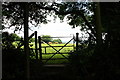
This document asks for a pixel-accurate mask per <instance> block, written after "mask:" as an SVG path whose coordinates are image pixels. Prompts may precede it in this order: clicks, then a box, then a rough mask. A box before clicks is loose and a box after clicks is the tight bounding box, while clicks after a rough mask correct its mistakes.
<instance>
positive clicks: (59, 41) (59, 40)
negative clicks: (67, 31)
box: [52, 39, 62, 43]
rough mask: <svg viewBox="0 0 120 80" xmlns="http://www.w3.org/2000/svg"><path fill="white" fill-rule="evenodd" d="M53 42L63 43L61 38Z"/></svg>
mask: <svg viewBox="0 0 120 80" xmlns="http://www.w3.org/2000/svg"><path fill="white" fill-rule="evenodd" d="M52 42H54V43H55V42H58V43H62V41H61V39H54V40H53V41H52Z"/></svg>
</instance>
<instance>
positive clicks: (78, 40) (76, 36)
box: [76, 33, 79, 52]
mask: <svg viewBox="0 0 120 80" xmlns="http://www.w3.org/2000/svg"><path fill="white" fill-rule="evenodd" d="M78 35H79V33H76V52H77V51H78V41H79V39H78Z"/></svg>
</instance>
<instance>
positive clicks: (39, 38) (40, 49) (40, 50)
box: [38, 36, 42, 63]
mask: <svg viewBox="0 0 120 80" xmlns="http://www.w3.org/2000/svg"><path fill="white" fill-rule="evenodd" d="M38 41H39V53H40V62H41V63H42V48H41V37H40V36H38Z"/></svg>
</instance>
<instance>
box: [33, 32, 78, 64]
mask: <svg viewBox="0 0 120 80" xmlns="http://www.w3.org/2000/svg"><path fill="white" fill-rule="evenodd" d="M36 36H37V34H36ZM48 38H71V39H70V40H69V41H68V42H67V43H65V44H64V45H62V46H53V45H52V44H49V43H48V42H44V41H43V40H42V38H41V36H38V43H39V48H37V39H35V40H36V41H35V42H36V55H38V52H37V50H39V60H40V62H41V63H47V62H48V61H49V60H61V59H66V60H68V61H69V59H68V57H66V56H65V55H64V54H68V53H69V54H70V53H72V52H68V53H62V52H60V51H61V50H62V49H63V48H65V47H72V48H73V51H75V50H78V48H77V47H78V42H76V44H75V41H77V39H78V33H76V37H74V36H73V37H48ZM72 41H73V43H72V45H71V46H68V44H69V43H70V42H72ZM43 42H44V44H47V46H42V43H43ZM50 47H51V48H52V49H53V50H54V51H55V53H47V48H50ZM55 47H59V49H56V48H55ZM43 48H44V53H43ZM57 54H60V55H61V56H62V57H63V58H53V57H54V56H55V55H57ZM43 55H51V56H50V57H49V58H44V59H43ZM36 58H38V56H37V57H36Z"/></svg>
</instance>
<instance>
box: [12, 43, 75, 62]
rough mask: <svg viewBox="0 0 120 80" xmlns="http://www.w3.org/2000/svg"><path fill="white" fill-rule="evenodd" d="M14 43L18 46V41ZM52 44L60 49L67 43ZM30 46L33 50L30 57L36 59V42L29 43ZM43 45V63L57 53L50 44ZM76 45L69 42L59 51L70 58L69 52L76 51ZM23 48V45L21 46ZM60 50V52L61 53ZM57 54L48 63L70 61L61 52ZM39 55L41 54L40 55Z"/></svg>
mask: <svg viewBox="0 0 120 80" xmlns="http://www.w3.org/2000/svg"><path fill="white" fill-rule="evenodd" d="M13 44H14V45H16V46H17V43H13ZM50 45H51V46H53V47H54V48H55V49H56V50H57V51H59V49H61V48H62V46H64V45H65V44H50ZM29 46H30V50H31V52H32V54H31V56H30V58H31V59H35V55H36V53H35V43H29ZM41 46H42V59H43V60H42V61H43V63H44V62H45V61H46V59H49V58H50V57H51V56H52V55H54V54H55V53H56V50H54V49H53V48H52V47H50V46H49V45H48V44H43V43H42V44H41ZM74 46H75V45H73V44H67V45H66V47H63V48H62V49H61V50H60V51H59V52H60V53H64V54H62V55H64V56H65V57H67V58H68V56H69V53H70V52H73V51H74ZM37 47H38V48H39V44H37ZM21 48H23V46H22V47H21ZM59 52H58V53H59ZM58 53H57V54H55V55H54V56H53V57H52V58H51V59H50V60H49V61H48V62H47V64H58V63H59V64H61V63H68V62H69V61H68V60H67V59H65V57H64V56H62V55H61V54H58ZM38 54H39V50H38ZM38 57H39V55H38Z"/></svg>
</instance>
